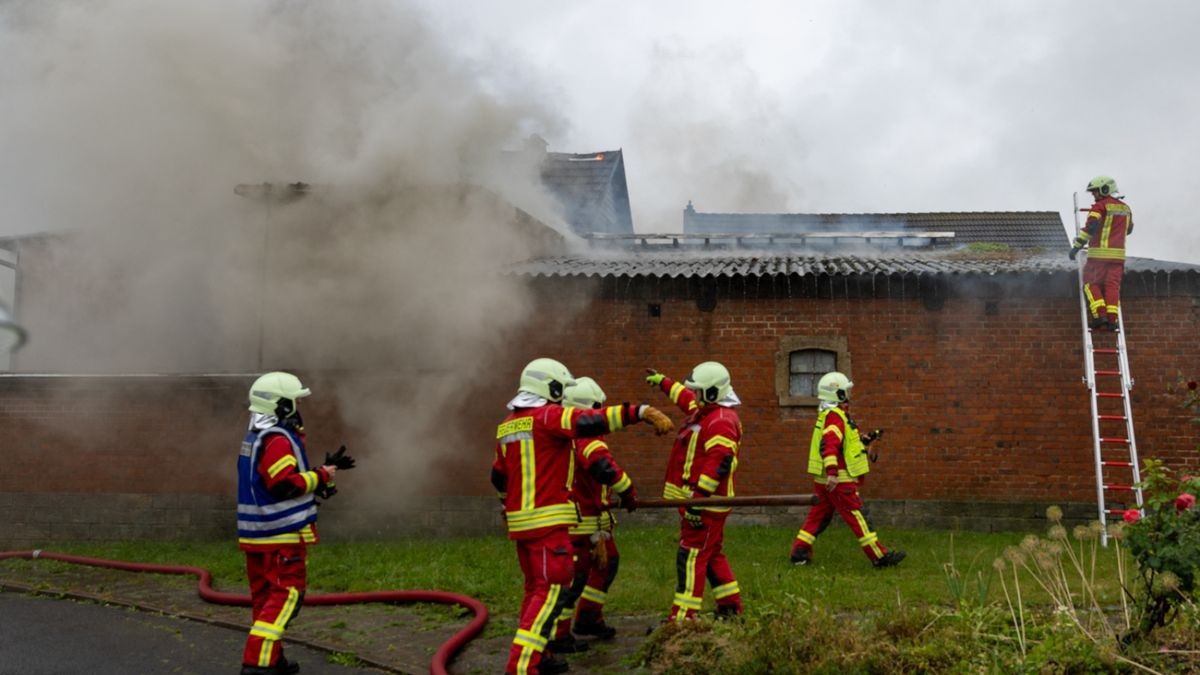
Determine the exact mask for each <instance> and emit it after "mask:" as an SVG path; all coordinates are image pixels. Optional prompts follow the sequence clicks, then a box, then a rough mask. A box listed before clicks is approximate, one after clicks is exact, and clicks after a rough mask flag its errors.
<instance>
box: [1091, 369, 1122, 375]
mask: <svg viewBox="0 0 1200 675" xmlns="http://www.w3.org/2000/svg"><path fill="white" fill-rule="evenodd" d="M1096 374H1097V375H1120V374H1121V371H1119V370H1097V371H1096Z"/></svg>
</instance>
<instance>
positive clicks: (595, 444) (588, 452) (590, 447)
mask: <svg viewBox="0 0 1200 675" xmlns="http://www.w3.org/2000/svg"><path fill="white" fill-rule="evenodd" d="M607 447H608V444H607V443H605V442H604V441H602V440H600V439H595V440H593V441H592V442H590V443H588V444H587V445H585V446H583V456H584V457H585V458H587V457H591V456H592V453H593V452H595V451H597V450H599V449H601V448H607Z"/></svg>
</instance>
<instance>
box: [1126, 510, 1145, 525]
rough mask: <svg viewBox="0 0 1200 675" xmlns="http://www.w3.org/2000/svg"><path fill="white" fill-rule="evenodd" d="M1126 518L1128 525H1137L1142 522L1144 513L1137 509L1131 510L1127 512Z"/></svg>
mask: <svg viewBox="0 0 1200 675" xmlns="http://www.w3.org/2000/svg"><path fill="white" fill-rule="evenodd" d="M1124 518H1125V522H1127V523H1136V522H1137V521H1139V520H1141V518H1142V512H1141V511H1138V510H1137V509H1129V510H1128V511H1126V512H1125V515H1124Z"/></svg>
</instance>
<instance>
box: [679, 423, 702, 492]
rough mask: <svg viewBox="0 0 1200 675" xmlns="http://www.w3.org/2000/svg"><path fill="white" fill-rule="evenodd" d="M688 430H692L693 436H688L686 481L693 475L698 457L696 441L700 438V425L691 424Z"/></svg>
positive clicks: (684, 469) (685, 461) (685, 464)
mask: <svg viewBox="0 0 1200 675" xmlns="http://www.w3.org/2000/svg"><path fill="white" fill-rule="evenodd" d="M687 430H688V431H689V432H691V436H689V437H688V449H687V456H686V457H685V458H684V460H683V480H684V482H685V483H686V482H687V481H688V480H690V479H691V477H692V462H693V461H694V460H695V459H696V442H697V441H699V440H700V425H699V424H689V425H688V427H687ZM688 496H691V495H688Z"/></svg>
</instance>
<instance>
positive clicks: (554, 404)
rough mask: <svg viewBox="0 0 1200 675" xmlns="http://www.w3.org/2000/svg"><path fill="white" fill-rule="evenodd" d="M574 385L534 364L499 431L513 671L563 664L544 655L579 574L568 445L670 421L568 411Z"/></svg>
mask: <svg viewBox="0 0 1200 675" xmlns="http://www.w3.org/2000/svg"><path fill="white" fill-rule="evenodd" d="M574 383H575V380H574V378H572V377H571V373H570V371H568V370H567V368H566V366H564V365H563V364H561V363H559V362H558V361H555V360H553V359H545V358H542V359H535V360H533V361H532V362H530V363H529V365H527V366H525V370H524V371H522V373H521V383H520V388H519V389H518V391H517V396H516V397H515V398H513V399H512V400H511V401H509V402H508V408H509V410H511V411H512V412H511V413H510V414H509V415H508V417H506V418H505V419H504V421H503V422H501V423H500V425H499V426H498V427H497V428H496V459H495V462H494V463H493V464H492V485H494V486H495V488H496V490H497V492H499V493H500V499H501V500H502V501H503V502H504V513H505V522H506V524H507V527H508V537H509V538H510V539H512V540H514V541H515V542H516V545H517V560H518V561H519V562H520V565H521V571H522V572H523V573H524V576H525V595H524V598H523V599H522V601H521V613H520V620H519V621H520V623H519V625H518V628H517V634H516V637H514V638H513V644H512V649H511V650H510V652H509V657H508V665H507V671H506V672H508V673H519V674H521V675H524V674H525V673H543V674H544V673H561V672H565V671H566V670H567V669H568V666H567V663H566V661H563V660H560V659H556V658H554V657H553V655H551V654H549V653H545V654H544V652H546V647H547V643H548V642H549V640H550V636H551V632H552V631H553V630H554V627H555V622H556V621H557V620H558V615H559V613H560V612H562V609H563V607H564V606H565V603H566V599H567V593H566V587H569V586H570V584H571V581H572V577H573V576H574V564H573V562H572V559H571V557H572V556H571V538H570V535H569V534H568V528H570V527H571V526H573V525H575V524H577V523H578V522H579V516H578V514H577V512H576V510H575V505H574V504H572V503H571V500H570V494H569V492H568V488H569V478H570V475H571V471H572V469H573V465H574V457H575V453H574V449H573V447H572V445H571V441H572V440H573V439H577V438H594V437H597V436H603V435H604V434H607V433H609V432H612V431H619V430H621V429H623V428H625V427H626V426H628V425H630V424H634V423H636V422H638V421H642V420H645V421H648V422H650V423H651V424H653V425H654V428H655V431H656V432H658V433H660V434H663V433H668V432H670V431H671V429H672V424H671V420H670V418H668V417H667V416H666V415H664V414H662V413H661V412H659V411H658V410H655V409H654V408H652V407H650V406H648V405H634V404H629V403H625V404H622V405H619V406H609V407H607V408H603V409H601V410H592V409H586V410H583V409H579V408H571V407H563V406H561V405H559V403H558V402H559V401H562V398H563V393H564V390H565V389H566V387H568V386H570V385H572V384H574Z"/></svg>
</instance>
